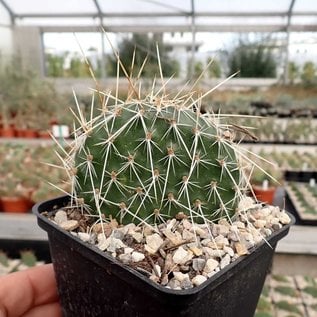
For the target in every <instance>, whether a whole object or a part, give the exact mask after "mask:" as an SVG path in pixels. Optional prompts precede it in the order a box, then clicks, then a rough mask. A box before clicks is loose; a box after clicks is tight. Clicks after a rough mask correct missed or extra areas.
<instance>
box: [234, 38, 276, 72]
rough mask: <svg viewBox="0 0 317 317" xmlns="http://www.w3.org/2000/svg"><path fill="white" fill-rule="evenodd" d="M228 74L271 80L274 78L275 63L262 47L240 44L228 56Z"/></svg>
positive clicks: (269, 53)
mask: <svg viewBox="0 0 317 317" xmlns="http://www.w3.org/2000/svg"><path fill="white" fill-rule="evenodd" d="M228 63H229V70H230V74H232V73H235V72H237V71H239V73H238V75H237V76H238V77H251V78H271V77H275V76H276V62H275V60H274V57H273V55H272V53H271V50H270V49H269V48H267V47H265V46H264V45H260V44H248V43H243V42H240V44H239V45H238V46H237V47H235V48H234V50H233V51H232V52H231V54H230V55H229V61H228Z"/></svg>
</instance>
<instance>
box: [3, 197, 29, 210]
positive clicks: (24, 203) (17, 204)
mask: <svg viewBox="0 0 317 317" xmlns="http://www.w3.org/2000/svg"><path fill="white" fill-rule="evenodd" d="M1 205H2V208H3V211H4V212H12V213H27V212H29V211H30V209H31V207H32V205H33V203H32V202H31V201H30V199H28V198H26V197H14V196H13V197H10V196H8V197H7V196H4V197H1Z"/></svg>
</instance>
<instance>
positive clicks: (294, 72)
mask: <svg viewBox="0 0 317 317" xmlns="http://www.w3.org/2000/svg"><path fill="white" fill-rule="evenodd" d="M298 76H299V67H298V65H297V64H296V63H295V62H289V63H288V79H289V81H290V84H294V82H295V80H296V79H297V78H298Z"/></svg>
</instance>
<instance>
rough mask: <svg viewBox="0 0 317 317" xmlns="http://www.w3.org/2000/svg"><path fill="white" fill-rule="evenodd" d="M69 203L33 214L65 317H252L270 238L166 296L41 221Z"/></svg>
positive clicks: (53, 203) (44, 206) (57, 202)
mask: <svg viewBox="0 0 317 317" xmlns="http://www.w3.org/2000/svg"><path fill="white" fill-rule="evenodd" d="M68 201H69V197H67V196H65V197H61V198H57V199H53V200H50V201H46V202H43V203H40V204H37V205H35V206H34V207H33V212H34V213H35V214H36V215H37V217H38V224H39V226H40V227H42V228H43V229H44V230H46V231H47V233H48V237H49V243H50V250H51V257H52V261H53V264H54V269H55V274H56V279H57V284H58V290H59V295H60V300H61V304H62V309H63V314H64V316H67V317H71V316H75V317H88V316H107V317H110V316H118V317H129V316H130V317H155V316H164V317H172V316H173V317H175V316H197V317H198V316H199V317H206V316H213V317H240V316H241V317H253V315H254V312H255V309H256V306H257V302H258V299H259V296H260V293H261V290H262V287H263V284H264V280H265V277H266V274H267V272H268V270H269V268H270V264H271V261H272V257H273V253H274V249H275V247H276V244H277V242H278V240H280V239H281V238H282V237H283V236H285V235H286V234H287V233H288V230H289V225H288V226H285V227H283V228H282V229H281V230H279V231H278V232H275V233H274V234H273V235H271V236H270V238H269V239H268V241H267V242H268V243H266V242H263V243H262V244H261V245H260V246H258V247H257V248H255V249H254V250H253V252H252V253H251V254H250V255H248V256H245V257H240V258H239V259H238V260H236V261H235V262H233V263H231V264H230V265H228V266H227V267H225V268H224V269H223V270H221V271H220V272H218V273H217V274H215V275H214V276H213V277H211V278H210V279H208V280H207V281H206V282H204V283H203V284H201V285H200V286H198V287H195V288H192V289H188V290H171V289H168V288H165V287H162V286H160V285H157V284H155V283H154V282H152V281H151V280H150V279H149V278H147V277H145V276H143V275H142V274H141V273H139V272H138V271H135V270H133V269H132V268H130V267H128V266H126V265H124V264H122V263H120V262H118V261H117V260H115V259H114V258H112V257H111V256H110V255H108V254H106V253H105V252H102V251H100V250H99V249H97V248H96V247H94V246H92V245H88V244H87V243H84V242H82V241H81V240H79V239H78V238H76V237H74V236H72V235H71V234H70V233H68V232H65V231H63V230H62V229H60V228H59V227H58V226H57V225H55V224H54V223H52V222H51V221H50V220H48V219H47V218H46V217H45V216H43V215H41V213H42V212H44V211H52V210H54V209H58V208H60V207H62V206H64V205H66V204H67V203H68Z"/></svg>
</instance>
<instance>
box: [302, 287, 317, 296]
mask: <svg viewBox="0 0 317 317" xmlns="http://www.w3.org/2000/svg"><path fill="white" fill-rule="evenodd" d="M303 291H304V292H305V293H307V294H310V295H311V296H313V297H315V298H317V287H315V286H307V287H305V288H304V289H303Z"/></svg>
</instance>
